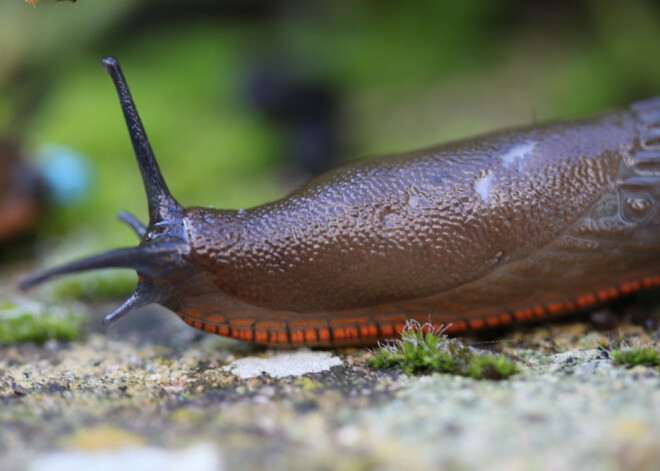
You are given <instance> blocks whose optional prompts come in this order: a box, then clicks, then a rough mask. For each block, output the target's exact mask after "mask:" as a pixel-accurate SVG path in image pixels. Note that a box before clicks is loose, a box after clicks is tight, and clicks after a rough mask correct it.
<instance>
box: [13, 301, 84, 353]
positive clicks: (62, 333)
mask: <svg viewBox="0 0 660 471" xmlns="http://www.w3.org/2000/svg"><path fill="white" fill-rule="evenodd" d="M84 322H85V321H84V317H83V316H82V315H81V314H77V313H74V312H73V311H68V310H62V309H58V308H46V307H45V306H44V305H42V304H40V303H35V302H25V303H22V302H21V303H13V302H10V301H5V302H2V304H1V305H0V344H5V345H9V344H14V343H22V342H36V343H43V342H45V341H47V340H51V339H53V340H61V341H69V340H75V339H77V338H78V337H80V335H81V333H82V329H83V326H84Z"/></svg>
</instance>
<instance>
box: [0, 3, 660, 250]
mask: <svg viewBox="0 0 660 471" xmlns="http://www.w3.org/2000/svg"><path fill="white" fill-rule="evenodd" d="M0 45H1V46H2V47H0V134H3V135H7V134H10V135H14V136H19V137H20V139H21V142H22V144H23V146H24V148H25V149H26V151H28V153H29V154H35V155H36V154H37V153H38V152H39V149H40V148H42V147H43V146H46V145H53V144H55V145H61V146H66V147H69V148H71V149H73V150H75V151H76V152H79V153H81V154H83V155H85V156H87V157H88V158H89V159H90V160H91V161H92V162H93V168H94V173H93V179H92V187H91V190H90V192H89V194H88V197H86V198H85V199H84V200H83V201H81V202H79V203H77V204H75V205H73V206H70V207H66V208H59V209H53V210H52V211H51V212H50V213H49V214H48V216H47V217H46V219H45V220H44V224H43V225H42V226H41V233H42V234H45V235H47V236H53V235H58V236H61V235H66V234H68V233H70V231H81V230H85V231H87V232H85V234H91V237H92V238H97V239H98V241H99V242H98V245H99V246H100V248H105V247H117V246H122V245H134V244H135V239H134V236H133V235H132V234H131V233H130V232H129V231H128V230H127V229H125V228H124V227H122V225H121V224H119V223H118V222H116V219H115V215H116V213H117V212H118V211H119V210H128V211H130V212H132V213H134V214H136V215H137V216H138V217H140V218H141V219H142V220H146V202H145V197H144V192H143V189H142V185H141V181H140V177H139V173H138V170H137V166H136V164H135V162H134V159H133V155H132V149H131V147H130V141H129V138H128V135H127V132H126V129H125V124H124V121H123V117H122V115H121V112H120V108H119V105H118V102H117V97H116V94H115V90H114V88H113V86H112V83H111V81H110V79H109V77H108V76H107V75H106V73H105V72H104V71H103V69H102V68H101V64H100V61H101V58H102V57H104V56H107V55H113V56H116V57H117V58H118V59H119V60H120V61H121V64H122V67H123V70H124V73H125V74H126V77H127V79H128V82H129V85H130V86H131V89H132V92H133V96H134V98H135V100H136V103H137V107H138V110H139V111H140V113H141V115H142V120H143V122H144V124H145V126H146V129H147V132H148V134H149V137H150V140H151V143H152V147H153V148H154V151H155V153H156V156H157V158H158V159H159V162H160V166H161V169H162V170H163V173H164V175H165V178H166V180H167V182H168V184H169V186H170V189H171V191H172V193H173V194H174V196H175V197H176V198H177V199H178V200H179V201H180V202H181V203H182V204H183V205H184V206H188V205H199V206H213V207H218V208H220V207H221V208H239V207H250V206H253V205H257V204H259V203H262V202H265V201H267V200H271V199H274V198H279V197H282V196H283V195H284V194H286V193H287V192H288V191H289V190H291V187H292V186H293V185H294V184H295V182H296V181H298V180H297V179H295V178H284V175H291V172H289V171H283V170H282V169H283V168H287V167H288V166H290V165H289V164H287V163H286V162H284V161H283V157H284V156H285V154H286V153H287V151H288V149H291V148H295V146H296V143H295V142H293V143H292V142H291V140H292V139H293V140H295V139H296V138H297V137H299V136H300V135H301V134H300V133H298V134H296V133H295V132H294V133H292V132H291V125H290V123H288V124H287V122H286V116H288V115H287V112H283V111H282V110H278V111H277V112H275V113H272V112H271V113H270V114H268V113H264V111H263V109H259V106H255V103H254V102H255V98H254V96H251V93H252V95H254V93H255V91H254V86H255V85H254V84H255V83H257V84H259V83H261V82H264V83H261V85H259V86H260V87H262V88H261V89H260V90H261V93H266V96H267V95H268V90H266V91H265V92H264V89H263V87H266V88H267V87H268V83H269V81H268V80H261V82H259V80H257V79H263V78H264V77H266V78H268V76H269V74H270V75H274V76H278V75H284V76H286V78H287V80H288V81H289V82H290V83H294V84H303V85H304V86H306V85H309V84H313V86H314V87H316V88H314V89H315V90H316V91H317V92H318V91H319V90H320V92H319V93H320V95H321V96H322V97H325V98H324V99H325V100H326V101H323V99H321V103H325V105H323V106H326V107H327V109H329V110H330V111H329V112H328V113H329V114H330V115H331V116H332V119H330V120H329V121H330V122H331V123H332V126H334V130H333V131H332V132H331V133H330V134H332V136H333V139H334V141H336V142H335V144H336V148H333V153H334V154H337V155H334V156H332V157H334V159H335V162H339V161H344V160H349V159H352V158H357V157H361V156H368V155H372V154H378V153H391V152H396V151H401V150H408V149H412V148H415V147H423V146H428V145H431V144H435V143H438V142H441V141H445V140H448V139H453V138H459V137H465V136H469V135H471V134H475V133H482V132H487V131H491V130H496V129H500V128H504V127H509V126H518V125H528V124H530V123H531V122H532V120H533V119H536V120H538V121H547V120H557V119H565V118H571V117H580V116H586V115H590V114H595V113H598V112H601V111H604V110H606V109H610V108H615V107H618V106H624V105H626V104H628V103H629V102H631V101H633V100H637V99H641V98H645V97H649V96H653V95H657V94H660V3H659V2H657V1H650V0H645V1H625V2H624V1H620V0H609V1H596V0H593V1H539V2H528V1H520V0H505V1H498V2H496V1H488V0H467V1H462V2H438V1H433V0H425V1H417V2H400V1H393V0H378V1H375V0H350V1H348V0H346V1H276V0H244V1H237V0H236V1H212V0H198V1H193V0H186V1H183V0H153V1H146V0H145V1H134V0H78V1H77V2H76V3H68V2H64V3H57V2H55V1H53V0H40V1H39V2H38V4H37V6H36V7H33V6H31V5H29V4H27V3H25V2H24V1H23V0H3V1H2V3H1V4H0ZM255 77H256V78H257V79H255ZM251 87H252V88H251ZM303 88H304V87H303ZM303 96H304V95H303ZM257 101H258V100H257ZM303 101H304V100H303ZM328 103H329V104H328ZM285 104H286V103H285ZM298 105H299V103H298ZM282 106H284V105H282ZM293 106H294V108H295V106H296V103H294V104H293ZM323 106H321V108H323ZM262 108H263V107H262ZM327 109H326V111H327ZM283 115H284V116H285V118H284V119H283V118H282V116H283ZM303 121H304V120H303ZM321 121H323V120H321ZM298 124H300V123H298ZM303 127H304V122H303ZM304 132H306V131H304ZM304 132H303V135H304ZM334 141H333V142H334ZM294 173H295V172H294ZM295 174H296V175H300V174H301V172H297V173H295Z"/></svg>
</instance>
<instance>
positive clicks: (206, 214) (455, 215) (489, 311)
mask: <svg viewBox="0 0 660 471" xmlns="http://www.w3.org/2000/svg"><path fill="white" fill-rule="evenodd" d="M104 65H105V66H106V69H108V71H109V72H110V73H111V75H112V76H113V78H114V79H115V83H116V85H117V87H118V91H119V95H120V99H121V101H122V106H123V108H124V113H125V116H126V119H127V122H128V125H129V131H130V132H131V137H132V140H133V145H134V147H135V149H136V154H137V156H138V162H139V164H140V169H141V171H142V175H143V179H144V181H145V187H146V189H147V196H148V200H149V214H150V224H149V226H148V227H146V228H145V227H143V226H141V225H140V223H139V222H137V221H136V220H135V219H134V218H133V217H132V216H128V215H123V216H122V219H123V220H124V221H126V222H128V223H129V224H131V225H132V226H133V227H134V228H135V230H136V232H138V234H139V235H140V236H141V239H142V240H141V243H140V245H139V247H136V248H130V249H119V250H116V251H113V252H109V253H106V254H100V255H97V256H93V257H90V258H89V259H85V260H82V261H78V262H73V263H71V264H69V265H66V266H64V267H61V268H57V269H54V270H51V271H49V272H45V273H44V274H41V275H38V276H36V277H33V278H31V279H29V280H27V281H26V282H24V283H23V287H24V288H27V287H29V286H32V285H34V284H36V283H39V282H41V281H44V280H46V279H48V278H51V277H53V276H56V275H60V274H63V273H69V272H74V271H81V270H85V269H92V268H105V267H118V266H119V267H129V268H134V269H136V270H137V271H138V273H139V275H140V281H139V283H138V288H137V290H136V292H135V294H134V295H133V296H132V297H131V298H130V299H129V300H128V301H127V302H126V303H125V304H124V305H123V306H122V307H120V308H119V309H118V310H117V311H115V312H114V313H112V314H110V315H109V316H108V318H107V319H106V320H107V322H108V323H111V322H114V321H115V320H117V319H119V318H120V317H121V316H123V315H125V313H126V312H128V310H130V309H132V308H134V307H137V306H141V305H144V304H148V303H151V302H157V303H159V304H162V305H164V306H166V307H168V308H169V309H171V310H173V311H175V312H176V313H177V314H178V315H179V316H180V317H181V318H182V319H183V320H184V321H185V322H187V323H188V324H191V325H192V326H194V327H197V328H199V329H203V330H205V331H207V332H213V333H217V334H220V335H226V336H231V337H235V338H238V339H243V340H249V341H254V342H258V343H273V344H284V345H326V346H339V345H347V344H373V343H375V342H376V341H377V340H379V339H381V338H387V337H392V336H395V335H396V334H397V333H398V332H400V330H401V329H402V327H403V325H404V323H405V321H406V320H407V319H416V320H418V321H420V322H421V323H426V322H429V323H431V324H433V325H435V326H441V325H445V326H448V331H449V332H462V331H468V330H475V329H482V328H487V327H497V326H502V325H506V324H510V323H512V322H515V321H526V320H532V319H540V318H545V317H547V316H552V315H559V314H565V313H569V312H572V311H576V310H578V309H581V308H585V307H588V306H591V305H594V304H596V303H598V302H603V301H607V300H609V299H612V298H615V297H617V296H619V295H621V294H627V293H631V292H633V291H636V290H639V289H642V288H647V287H651V286H655V285H660V266H659V262H660V209H659V208H658V204H659V202H660V98H655V99H651V100H647V101H642V102H638V103H635V104H633V105H632V106H630V107H629V108H628V109H626V110H622V111H617V112H612V113H609V114H606V115H604V116H601V117H598V118H594V119H588V120H582V121H574V122H569V123H563V124H554V125H548V126H541V127H533V128H529V129H526V130H520V131H510V132H503V133H497V134H492V135H488V136H485V137H481V138H479V139H474V140H466V141H461V142H455V143H450V144H446V145H441V146H438V147H434V148H429V149H424V150H419V151H414V152H410V153H406V154H401V155H394V156H387V157H382V158H375V159H370V160H368V161H364V162H358V163H354V164H350V165H346V166H343V167H341V168H339V169H336V170H334V171H331V172H328V173H326V174H324V175H322V176H320V177H318V178H316V179H314V180H312V181H310V182H309V183H307V184H306V185H304V186H303V187H302V188H300V189H298V190H296V191H295V192H293V193H291V194H290V195H288V196H287V197H286V198H284V199H281V200H279V201H275V202H272V203H268V204H265V205H263V206H259V207H256V208H252V209H248V210H239V211H229V210H214V209H204V208H198V207H191V208H188V209H183V208H182V207H181V206H180V205H179V204H178V203H177V202H176V201H175V200H174V199H173V198H172V197H171V195H170V194H169V192H168V191H167V186H166V185H165V182H164V180H163V178H162V176H161V175H160V171H159V170H158V166H157V164H156V161H155V159H154V158H153V155H152V153H151V149H150V147H149V144H148V141H147V139H146V135H145V134H144V130H143V129H142V127H141V123H140V122H139V118H138V116H137V112H136V111H135V108H134V105H133V104H132V100H131V98H130V94H129V93H128V88H127V87H126V85H125V82H124V80H123V76H122V75H121V71H120V70H119V66H118V64H117V62H116V61H115V60H114V59H111V58H109V59H106V60H105V61H104Z"/></svg>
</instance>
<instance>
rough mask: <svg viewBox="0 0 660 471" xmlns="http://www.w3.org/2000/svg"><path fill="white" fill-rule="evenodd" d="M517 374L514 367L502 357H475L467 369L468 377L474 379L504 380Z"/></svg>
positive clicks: (516, 369)
mask: <svg viewBox="0 0 660 471" xmlns="http://www.w3.org/2000/svg"><path fill="white" fill-rule="evenodd" d="M517 372H518V368H517V367H516V365H515V364H514V363H513V362H511V360H509V359H508V358H507V357H505V356H504V355H500V356H497V357H493V356H487V355H483V356H475V358H474V359H473V360H472V362H471V363H470V364H469V365H468V369H467V373H468V375H469V376H470V377H472V378H475V379H495V380H497V379H505V378H508V377H509V376H511V375H513V374H515V373H517Z"/></svg>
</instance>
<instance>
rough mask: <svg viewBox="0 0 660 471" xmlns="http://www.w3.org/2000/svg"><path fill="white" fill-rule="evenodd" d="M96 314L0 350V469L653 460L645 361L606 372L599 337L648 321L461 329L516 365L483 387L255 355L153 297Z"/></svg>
mask: <svg viewBox="0 0 660 471" xmlns="http://www.w3.org/2000/svg"><path fill="white" fill-rule="evenodd" d="M111 308H112V306H97V307H96V309H93V310H94V311H95V312H96V314H95V317H93V318H92V319H90V323H89V331H88V333H87V334H86V335H85V337H84V338H83V339H81V340H78V341H75V342H69V343H59V342H52V341H51V342H47V343H46V344H44V345H41V346H40V345H34V344H21V345H14V346H5V347H0V462H1V463H2V466H1V467H2V469H3V471H4V470H8V471H12V470H24V469H29V470H32V469H40V470H43V469H45V470H49V469H77V468H76V466H82V467H83V468H84V469H90V468H91V469H96V470H102V469H106V468H104V466H106V467H107V469H117V468H119V467H121V469H126V470H131V469H138V467H140V468H142V469H149V468H154V467H157V468H159V469H168V468H167V467H166V466H169V465H173V464H177V469H185V468H186V467H188V468H190V469H193V467H191V466H194V467H195V468H196V469H202V470H203V469H238V468H240V469H248V470H250V469H264V468H268V469H271V470H289V469H342V470H345V469H348V470H352V469H355V470H368V469H387V470H389V469H393V470H395V469H406V470H407V469H452V470H481V469H495V470H498V469H502V470H504V469H506V470H517V469H520V470H524V469H535V470H556V469H582V470H592V469H593V470H601V469H608V470H617V469H621V470H623V469H626V470H628V469H637V470H646V469H649V470H650V469H657V463H659V462H660V449H659V448H658V446H657V444H658V443H660V371H659V370H658V369H657V368H647V367H634V368H626V367H623V366H619V365H615V364H614V363H613V362H612V361H611V359H610V358H609V357H608V354H607V351H606V350H605V349H603V348H600V347H599V344H603V343H604V344H607V343H608V342H609V341H610V340H611V339H612V338H613V337H617V338H618V336H619V335H624V336H625V337H626V338H627V339H630V341H631V342H633V343H638V344H640V345H651V346H655V348H658V346H659V344H658V339H659V335H658V332H657V330H655V328H651V329H643V328H640V327H636V326H632V325H629V324H625V323H619V325H617V326H616V330H615V332H614V333H613V334H608V333H601V332H598V331H597V330H595V328H594V326H593V325H592V324H589V323H584V322H578V321H579V318H578V320H577V321H575V322H569V323H563V324H558V325H550V326H541V327H535V328H531V329H526V330H519V331H511V332H500V333H498V334H497V335H494V336H493V337H491V338H490V339H484V338H479V339H477V338H466V339H465V342H466V343H468V344H470V345H472V346H474V347H476V348H480V349H488V350H492V351H495V352H505V353H507V354H509V355H511V356H513V357H514V358H515V359H516V361H517V362H518V365H519V366H520V369H521V372H520V373H519V374H517V375H515V376H513V377H512V378H511V379H509V380H506V381H501V382H491V381H475V380H472V379H469V378H463V377H456V376H451V375H439V374H432V375H427V376H418V377H413V376H407V375H404V374H402V373H401V372H400V371H397V370H390V371H374V370H371V369H370V368H368V367H367V366H366V360H367V359H368V358H370V355H371V353H370V351H369V350H368V349H344V350H339V351H333V352H328V351H309V350H302V351H293V352H287V351H269V350H266V349H263V348H257V347H254V346H251V345H249V344H244V343H240V342H235V341H228V340H225V339H222V338H219V337H216V336H211V335H206V334H203V333H200V332H197V331H195V330H193V329H190V328H188V327H187V326H185V325H184V324H183V323H181V322H180V321H179V320H178V319H177V318H176V317H175V316H173V315H172V314H171V313H168V312H166V311H164V310H162V309H157V308H155V309H145V310H143V311H140V312H137V313H135V315H133V316H131V317H129V318H127V319H126V320H125V321H123V322H122V323H120V324H119V325H117V326H116V327H115V328H112V329H104V328H101V327H100V318H101V317H102V315H103V314H105V313H106V312H108V311H109V310H110V309H111ZM262 372H266V373H267V374H262ZM90 463H94V464H93V466H92V465H90ZM182 463H187V464H182ZM171 469H174V468H173V467H172V468H171Z"/></svg>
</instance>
